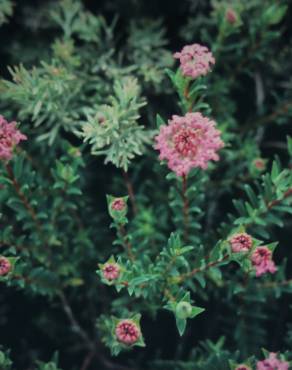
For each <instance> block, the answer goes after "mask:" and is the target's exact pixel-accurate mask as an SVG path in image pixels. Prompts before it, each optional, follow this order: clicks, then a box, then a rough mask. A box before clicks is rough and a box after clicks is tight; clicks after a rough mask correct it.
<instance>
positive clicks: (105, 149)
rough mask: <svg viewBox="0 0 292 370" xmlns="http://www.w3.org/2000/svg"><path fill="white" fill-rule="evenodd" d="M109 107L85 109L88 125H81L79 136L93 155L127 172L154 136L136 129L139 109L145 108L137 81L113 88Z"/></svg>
mask: <svg viewBox="0 0 292 370" xmlns="http://www.w3.org/2000/svg"><path fill="white" fill-rule="evenodd" d="M113 90H114V95H112V96H111V97H110V98H109V104H104V105H101V106H99V107H96V108H95V109H89V108H88V109H86V110H85V115H86V117H87V121H85V122H82V123H81V130H82V131H81V133H80V135H81V136H82V137H83V140H84V141H85V142H88V143H89V144H90V146H91V152H92V154H95V155H105V163H108V162H110V163H113V164H114V165H115V166H116V167H118V168H122V169H123V170H125V171H127V170H128V167H129V164H130V161H131V160H132V159H133V158H134V157H135V156H137V155H141V154H142V153H143V152H144V148H145V144H149V143H150V142H151V138H152V136H153V132H152V131H151V130H145V128H144V126H142V125H139V123H138V120H139V118H140V109H141V108H142V107H143V106H144V105H145V104H146V102H145V100H144V99H143V98H142V97H140V87H139V85H138V81H137V79H135V78H133V77H125V78H123V79H122V80H121V81H116V82H115V84H114V89H113Z"/></svg>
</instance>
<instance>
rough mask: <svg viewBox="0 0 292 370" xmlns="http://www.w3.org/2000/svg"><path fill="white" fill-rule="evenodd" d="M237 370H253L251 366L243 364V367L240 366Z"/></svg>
mask: <svg viewBox="0 0 292 370" xmlns="http://www.w3.org/2000/svg"><path fill="white" fill-rule="evenodd" d="M235 370H251V368H250V367H249V366H246V365H244V364H242V365H238V366H237V368H236V369H235Z"/></svg>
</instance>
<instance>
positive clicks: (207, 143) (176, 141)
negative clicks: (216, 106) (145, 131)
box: [155, 113, 224, 176]
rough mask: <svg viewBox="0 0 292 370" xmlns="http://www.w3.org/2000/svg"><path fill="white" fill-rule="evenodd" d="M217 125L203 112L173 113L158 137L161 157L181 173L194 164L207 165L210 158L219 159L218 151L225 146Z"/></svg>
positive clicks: (184, 173)
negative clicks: (180, 114)
mask: <svg viewBox="0 0 292 370" xmlns="http://www.w3.org/2000/svg"><path fill="white" fill-rule="evenodd" d="M215 125H216V123H215V122H214V121H211V120H210V119H209V118H207V117H204V116H203V115H202V114H201V113H187V114H186V115H185V116H183V117H180V116H172V119H171V120H169V121H168V125H162V126H161V127H160V132H159V134H158V135H157V136H156V137H155V140H156V144H155V149H158V150H159V151H160V156H159V158H160V159H161V160H164V159H166V160H167V162H168V167H169V168H170V169H171V170H172V171H174V172H175V173H176V174H177V175H178V176H183V175H187V174H188V173H189V171H190V170H191V169H192V168H195V167H200V168H202V169H206V168H207V166H208V162H209V161H210V160H214V161H218V159H219V156H218V154H217V153H216V152H217V150H219V149H220V148H222V147H223V146H224V143H223V141H222V140H221V138H220V131H219V130H217V129H216V128H215Z"/></svg>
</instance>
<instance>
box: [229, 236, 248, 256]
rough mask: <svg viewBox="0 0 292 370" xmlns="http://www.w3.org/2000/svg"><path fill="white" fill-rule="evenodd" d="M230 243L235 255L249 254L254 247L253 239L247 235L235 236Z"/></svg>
mask: <svg viewBox="0 0 292 370" xmlns="http://www.w3.org/2000/svg"><path fill="white" fill-rule="evenodd" d="M229 243H230V245H231V250H232V252H234V253H238V252H248V251H249V250H250V249H251V247H252V237H251V236H250V235H248V234H247V233H238V234H234V235H232V237H231V238H230V239H229Z"/></svg>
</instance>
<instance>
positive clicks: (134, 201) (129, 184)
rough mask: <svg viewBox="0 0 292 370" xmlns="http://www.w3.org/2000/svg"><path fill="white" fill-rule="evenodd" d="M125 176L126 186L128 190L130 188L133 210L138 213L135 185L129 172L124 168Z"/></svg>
mask: <svg viewBox="0 0 292 370" xmlns="http://www.w3.org/2000/svg"><path fill="white" fill-rule="evenodd" d="M123 177H124V180H125V184H126V187H127V190H128V194H129V197H130V201H131V204H132V208H133V212H134V214H137V206H136V200H135V194H134V189H133V185H132V183H131V180H130V178H129V175H128V172H126V171H125V170H123Z"/></svg>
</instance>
